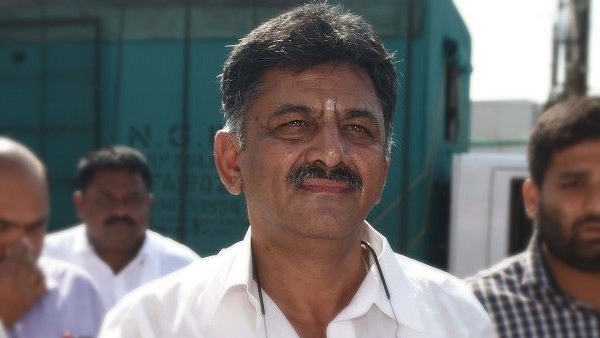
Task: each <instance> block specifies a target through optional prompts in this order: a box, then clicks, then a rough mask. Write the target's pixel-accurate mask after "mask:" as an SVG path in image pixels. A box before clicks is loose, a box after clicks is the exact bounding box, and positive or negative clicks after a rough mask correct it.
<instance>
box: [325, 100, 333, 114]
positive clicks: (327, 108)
mask: <svg viewBox="0 0 600 338" xmlns="http://www.w3.org/2000/svg"><path fill="white" fill-rule="evenodd" d="M325 112H330V113H335V100H334V99H331V98H329V99H327V100H325Z"/></svg>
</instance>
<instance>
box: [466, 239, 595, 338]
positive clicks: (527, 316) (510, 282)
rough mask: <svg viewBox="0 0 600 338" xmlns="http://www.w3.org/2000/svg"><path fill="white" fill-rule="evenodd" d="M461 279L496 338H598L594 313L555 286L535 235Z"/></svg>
mask: <svg viewBox="0 0 600 338" xmlns="http://www.w3.org/2000/svg"><path fill="white" fill-rule="evenodd" d="M466 282H467V285H468V286H469V287H470V288H471V290H473V292H474V293H475V296H476V297H477V298H478V299H479V301H480V302H481V303H482V304H483V306H484V308H485V309H486V310H487V311H488V313H489V315H490V317H491V318H492V321H493V322H494V324H495V325H496V330H497V331H498V334H499V336H500V338H600V314H599V313H598V312H596V311H594V310H593V309H592V308H590V307H589V306H586V305H584V304H582V303H579V302H577V301H576V300H574V299H572V298H570V297H569V296H567V295H566V294H564V293H562V292H561V291H560V290H559V289H558V288H557V286H556V285H555V283H554V281H553V279H552V277H551V276H550V275H549V272H548V269H547V268H546V265H545V263H544V261H543V259H542V254H541V251H540V244H539V240H538V239H537V236H536V235H534V237H533V239H532V240H531V242H530V243H529V246H528V247H527V249H526V250H525V251H524V252H523V253H521V254H518V255H515V256H513V257H509V258H507V259H505V260H504V261H502V262H500V263H498V264H497V265H495V266H493V267H491V268H490V269H488V270H484V271H481V272H479V273H478V274H477V275H475V276H473V277H470V278H468V279H467V280H466ZM598 287H599V288H600V285H599V286H598Z"/></svg>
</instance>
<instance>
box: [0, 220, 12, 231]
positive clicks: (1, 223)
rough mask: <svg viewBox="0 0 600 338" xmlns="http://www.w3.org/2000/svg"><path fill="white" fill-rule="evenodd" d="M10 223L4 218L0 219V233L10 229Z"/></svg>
mask: <svg viewBox="0 0 600 338" xmlns="http://www.w3.org/2000/svg"><path fill="white" fill-rule="evenodd" d="M10 228H11V225H10V223H8V222H7V221H5V220H0V233H3V232H7V231H8V230H10Z"/></svg>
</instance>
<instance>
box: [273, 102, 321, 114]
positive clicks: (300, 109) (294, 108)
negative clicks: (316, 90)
mask: <svg viewBox="0 0 600 338" xmlns="http://www.w3.org/2000/svg"><path fill="white" fill-rule="evenodd" d="M313 111H314V110H313V109H312V108H310V107H309V106H307V105H303V104H291V103H286V104H283V105H281V106H280V107H279V108H277V109H276V110H275V111H274V112H273V115H274V116H281V115H285V114H291V113H300V114H302V115H309V114H310V113H312V112H313Z"/></svg>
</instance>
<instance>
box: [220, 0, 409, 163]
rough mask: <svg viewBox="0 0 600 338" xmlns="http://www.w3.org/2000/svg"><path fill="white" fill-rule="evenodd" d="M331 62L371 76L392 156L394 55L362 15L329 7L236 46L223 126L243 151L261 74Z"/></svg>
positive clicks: (285, 18) (314, 7)
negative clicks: (355, 67) (248, 113)
mask: <svg viewBox="0 0 600 338" xmlns="http://www.w3.org/2000/svg"><path fill="white" fill-rule="evenodd" d="M327 62H335V63H339V62H349V63H351V64H355V65H358V66H359V67H360V68H361V69H363V70H365V71H366V72H367V74H368V75H369V76H370V78H371V80H372V81H373V85H374V87H375V91H376V94H377V97H378V99H379V101H380V104H381V107H382V109H383V118H384V123H385V135H386V144H387V148H388V153H389V149H390V146H391V143H392V140H391V133H392V115H393V112H394V110H395V106H396V88H397V82H398V79H397V74H396V69H395V67H394V55H393V53H391V52H389V51H388V50H386V49H385V47H384V46H383V43H382V41H381V40H380V39H379V37H378V36H377V35H376V34H375V31H374V30H373V28H372V27H371V26H370V25H369V24H368V23H367V22H366V21H365V20H364V19H363V18H362V17H360V16H358V15H356V14H352V13H349V12H346V11H344V10H343V9H342V8H341V7H340V6H331V5H328V4H325V3H312V4H306V5H303V6H300V7H296V8H294V9H292V10H290V11H288V12H285V13H283V14H281V15H279V16H277V17H275V18H273V19H271V20H269V21H266V22H265V23H263V24H261V25H260V26H258V27H257V28H255V29H254V30H253V31H251V32H250V33H249V34H248V35H247V36H246V37H244V38H242V39H241V40H240V42H239V43H238V44H237V45H235V46H234V47H233V50H232V51H231V53H230V54H229V57H228V58H227V60H226V62H225V64H224V67H223V73H222V74H221V93H222V109H223V113H224V116H225V126H226V127H227V128H228V129H229V130H230V131H232V132H233V133H234V134H235V135H236V136H237V138H238V140H239V142H240V144H241V146H242V147H243V145H244V137H243V134H244V132H243V128H244V126H243V124H244V114H245V112H246V110H247V108H248V106H249V104H250V102H251V101H252V99H254V98H255V96H256V95H257V94H258V93H259V92H260V88H261V81H262V77H263V75H264V74H265V73H266V72H267V71H268V70H270V69H273V68H275V67H279V66H282V67H288V68H291V69H295V70H298V71H303V70H306V69H309V68H311V67H314V66H316V65H319V64H323V63H327Z"/></svg>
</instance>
